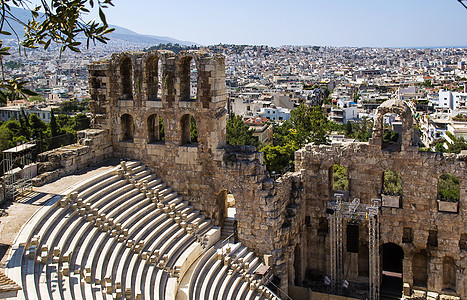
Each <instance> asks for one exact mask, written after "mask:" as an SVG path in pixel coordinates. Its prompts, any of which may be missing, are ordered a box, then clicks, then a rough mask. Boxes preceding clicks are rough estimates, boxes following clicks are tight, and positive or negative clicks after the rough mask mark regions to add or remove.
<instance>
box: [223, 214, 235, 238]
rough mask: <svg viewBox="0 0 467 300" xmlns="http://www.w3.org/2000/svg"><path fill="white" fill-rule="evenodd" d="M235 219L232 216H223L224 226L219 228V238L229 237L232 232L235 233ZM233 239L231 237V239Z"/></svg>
mask: <svg viewBox="0 0 467 300" xmlns="http://www.w3.org/2000/svg"><path fill="white" fill-rule="evenodd" d="M236 230H237V229H236V221H235V219H234V218H225V219H224V226H222V230H221V240H222V241H223V240H225V239H226V238H228V237H231V236H232V235H233V234H234V233H236ZM232 240H233V239H232Z"/></svg>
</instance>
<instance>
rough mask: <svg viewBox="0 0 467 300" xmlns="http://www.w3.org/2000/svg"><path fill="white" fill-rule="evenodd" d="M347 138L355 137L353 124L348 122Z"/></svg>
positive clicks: (346, 128) (346, 127)
mask: <svg viewBox="0 0 467 300" xmlns="http://www.w3.org/2000/svg"><path fill="white" fill-rule="evenodd" d="M345 136H346V137H352V136H353V129H352V123H351V122H347V123H346V124H345Z"/></svg>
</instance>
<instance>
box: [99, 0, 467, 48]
mask: <svg viewBox="0 0 467 300" xmlns="http://www.w3.org/2000/svg"><path fill="white" fill-rule="evenodd" d="M114 3H115V7H113V8H110V9H108V10H106V15H107V21H108V23H109V24H115V25H118V26H123V27H126V28H128V29H130V30H133V31H136V32H138V33H142V34H152V35H158V36H169V37H173V38H176V39H180V40H189V41H193V42H197V43H200V44H203V45H209V44H218V43H233V44H267V45H272V46H280V45H291V44H293V45H321V46H376V47H386V46H387V47H426V46H467V9H465V8H464V7H463V6H462V5H461V4H460V3H459V2H458V1H457V0H385V1H383V0H355V1H351V0H321V1H315V0H308V1H306V0H303V1H300V0H288V1H287V0H285V1H284V0H280V1H277V0H268V1H258V0H249V1H245V0H235V1H225V0H164V1H161V0H132V1H129V0H114Z"/></svg>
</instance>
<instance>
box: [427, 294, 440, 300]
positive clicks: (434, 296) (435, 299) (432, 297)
mask: <svg viewBox="0 0 467 300" xmlns="http://www.w3.org/2000/svg"><path fill="white" fill-rule="evenodd" d="M426 299H427V300H438V299H439V294H438V293H436V292H427V293H426Z"/></svg>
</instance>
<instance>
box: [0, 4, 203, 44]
mask: <svg viewBox="0 0 467 300" xmlns="http://www.w3.org/2000/svg"><path fill="white" fill-rule="evenodd" d="M11 12H12V14H13V15H14V16H15V17H16V18H18V19H19V20H21V21H22V22H24V23H27V20H28V19H30V18H31V12H30V11H29V10H26V9H22V8H17V7H11ZM10 25H11V27H10V26H9V25H8V24H4V30H6V31H10V32H11V31H12V30H11V29H13V30H14V31H15V32H16V34H17V35H18V36H19V38H20V39H21V38H22V37H23V35H24V26H23V25H21V24H19V23H17V22H13V21H11V20H10ZM109 26H110V27H112V28H115V31H114V32H112V33H110V34H109V35H108V37H109V38H110V39H111V40H121V41H124V42H130V43H137V44H145V45H150V46H152V45H157V44H167V43H172V44H180V45H186V46H190V45H199V44H197V43H194V42H190V41H180V40H177V39H174V38H170V37H163V36H156V35H144V34H139V33H136V32H134V31H131V30H129V29H126V28H124V27H120V26H117V25H110V24H109ZM1 36H2V35H0V37H1ZM13 36H14V35H12V36H11V37H13Z"/></svg>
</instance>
